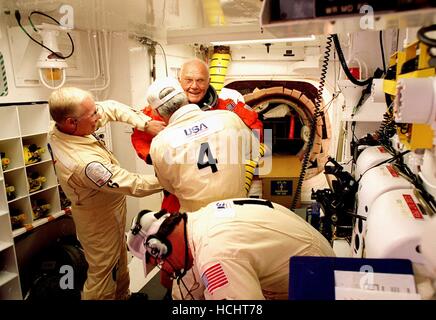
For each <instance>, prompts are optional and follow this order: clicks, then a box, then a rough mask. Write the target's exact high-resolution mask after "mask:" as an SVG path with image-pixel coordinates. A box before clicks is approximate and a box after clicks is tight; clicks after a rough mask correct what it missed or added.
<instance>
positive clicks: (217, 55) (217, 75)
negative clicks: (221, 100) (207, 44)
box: [209, 46, 230, 94]
mask: <svg viewBox="0 0 436 320" xmlns="http://www.w3.org/2000/svg"><path fill="white" fill-rule="evenodd" d="M229 64H230V48H229V47H226V46H215V47H214V54H213V55H212V58H211V60H210V67H209V73H210V84H211V86H212V87H213V88H214V89H215V90H216V92H217V93H218V94H220V92H221V89H222V88H223V86H224V80H225V78H226V74H227V67H228V66H229Z"/></svg>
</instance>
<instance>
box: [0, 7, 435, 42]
mask: <svg viewBox="0 0 436 320" xmlns="http://www.w3.org/2000/svg"><path fill="white" fill-rule="evenodd" d="M263 1H266V0H124V1H123V0H0V9H2V10H1V11H0V17H1V18H2V19H3V18H5V19H8V24H9V25H16V22H15V18H14V15H13V12H14V11H15V10H16V9H18V10H20V12H21V15H22V23H23V25H29V22H28V21H27V15H28V14H29V13H30V12H31V11H32V10H39V11H42V12H44V13H47V14H49V15H51V16H53V17H54V18H56V19H60V18H61V17H62V14H61V13H60V12H59V8H60V7H61V6H62V5H64V4H69V5H71V6H72V7H73V9H74V23H75V26H74V27H75V28H76V29H82V30H84V29H86V30H96V29H98V30H102V29H104V30H110V31H128V32H131V33H136V34H139V35H145V36H148V37H152V38H154V39H155V40H158V41H161V42H162V43H168V44H192V43H195V42H197V43H207V42H209V41H220V40H241V39H256V38H276V37H280V38H281V37H291V36H307V35H309V34H318V35H319V34H329V33H341V32H354V31H361V30H359V18H360V17H352V18H343V19H342V18H341V19H336V20H334V19H328V20H326V19H324V20H319V19H318V20H309V21H295V22H294V21H292V22H291V23H287V24H285V25H278V26H277V25H267V26H264V27H263V28H261V25H260V18H259V17H260V13H261V9H262V4H263ZM7 10H9V11H10V12H12V14H10V15H9V16H8V15H5V13H4V12H5V11H7ZM38 19H40V20H38ZM435 20H436V9H430V10H426V11H418V12H415V13H411V14H408V13H401V14H393V15H383V16H382V17H381V19H378V20H376V25H375V30H380V29H386V28H396V27H407V26H419V25H422V24H430V23H432V22H433V23H434V22H435ZM42 21H47V20H42V19H41V18H40V17H39V16H35V22H36V23H39V22H42Z"/></svg>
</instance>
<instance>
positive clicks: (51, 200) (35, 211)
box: [30, 186, 61, 222]
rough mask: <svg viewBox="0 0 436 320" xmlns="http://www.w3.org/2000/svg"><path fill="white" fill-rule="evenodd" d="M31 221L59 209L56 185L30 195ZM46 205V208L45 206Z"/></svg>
mask: <svg viewBox="0 0 436 320" xmlns="http://www.w3.org/2000/svg"><path fill="white" fill-rule="evenodd" d="M30 203H31V206H32V217H33V222H35V220H38V219H41V218H45V217H46V216H47V215H49V214H50V213H53V212H59V211H61V208H60V200H59V193H58V189H57V186H55V187H54V188H52V189H48V190H44V191H42V192H39V193H37V194H35V195H31V196H30ZM47 205H48V208H47V207H45V206H47Z"/></svg>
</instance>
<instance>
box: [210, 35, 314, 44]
mask: <svg viewBox="0 0 436 320" xmlns="http://www.w3.org/2000/svg"><path fill="white" fill-rule="evenodd" d="M313 40H315V36H314V35H313V34H312V35H311V36H308V37H296V38H274V39H253V40H229V41H211V42H210V43H211V44H212V45H214V46H222V45H230V44H253V43H278V42H301V41H313Z"/></svg>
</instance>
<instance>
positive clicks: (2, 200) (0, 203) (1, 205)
mask: <svg viewBox="0 0 436 320" xmlns="http://www.w3.org/2000/svg"><path fill="white" fill-rule="evenodd" d="M7 211H8V202H7V200H6V192H5V185H4V181H0V216H2V215H3V214H5V213H7Z"/></svg>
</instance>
